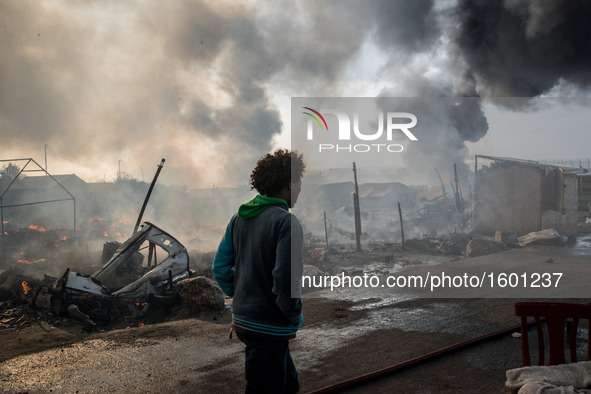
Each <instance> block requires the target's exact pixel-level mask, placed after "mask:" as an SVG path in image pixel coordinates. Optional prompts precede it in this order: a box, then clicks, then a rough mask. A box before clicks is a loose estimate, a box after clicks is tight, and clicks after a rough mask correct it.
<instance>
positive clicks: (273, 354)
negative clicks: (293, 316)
mask: <svg viewBox="0 0 591 394" xmlns="http://www.w3.org/2000/svg"><path fill="white" fill-rule="evenodd" d="M236 336H237V337H238V339H240V340H241V341H242V343H244V344H245V345H246V348H245V349H244V354H245V356H246V361H245V364H244V371H245V377H246V393H247V394H250V393H253V394H254V393H256V394H263V393H268V394H293V393H297V392H298V391H299V390H300V383H299V381H298V372H297V371H296V368H295V365H294V364H293V360H292V359H291V354H290V353H289V340H270V339H261V338H258V337H255V336H252V335H248V334H245V333H243V332H236Z"/></svg>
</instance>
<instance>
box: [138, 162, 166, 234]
mask: <svg viewBox="0 0 591 394" xmlns="http://www.w3.org/2000/svg"><path fill="white" fill-rule="evenodd" d="M164 161H165V160H164V158H163V159H162V161H161V162H160V164H158V169H157V170H156V175H154V179H152V184H151V185H150V188H149V189H148V194H146V199H145V200H144V205H142V209H141V210H140V215H139V216H138V218H137V222H136V224H135V227H134V229H133V234H135V233H136V232H137V229H138V228H139V227H140V223H141V221H142V217H143V216H144V211H145V210H146V205H148V200H149V199H150V195H151V194H152V190H154V185H155V184H156V180H157V179H158V175H160V170H162V166H163V165H164Z"/></svg>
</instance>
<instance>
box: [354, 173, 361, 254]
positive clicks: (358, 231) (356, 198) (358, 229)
mask: <svg viewBox="0 0 591 394" xmlns="http://www.w3.org/2000/svg"><path fill="white" fill-rule="evenodd" d="M353 177H354V179H355V193H353V208H354V209H355V241H356V242H357V251H358V252H360V251H361V211H360V208H359V186H358V185H357V167H356V166H355V162H353Z"/></svg>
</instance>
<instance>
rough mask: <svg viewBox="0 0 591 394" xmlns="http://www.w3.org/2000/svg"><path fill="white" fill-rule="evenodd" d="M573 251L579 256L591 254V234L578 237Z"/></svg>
mask: <svg viewBox="0 0 591 394" xmlns="http://www.w3.org/2000/svg"><path fill="white" fill-rule="evenodd" d="M573 250H574V251H575V252H576V253H577V254H591V234H586V235H582V236H579V237H577V241H576V242H575V245H574V246H573Z"/></svg>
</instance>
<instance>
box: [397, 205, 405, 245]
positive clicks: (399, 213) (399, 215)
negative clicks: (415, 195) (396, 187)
mask: <svg viewBox="0 0 591 394" xmlns="http://www.w3.org/2000/svg"><path fill="white" fill-rule="evenodd" d="M398 217H400V234H402V245H403V246H404V224H403V223H402V209H400V201H399V202H398Z"/></svg>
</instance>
